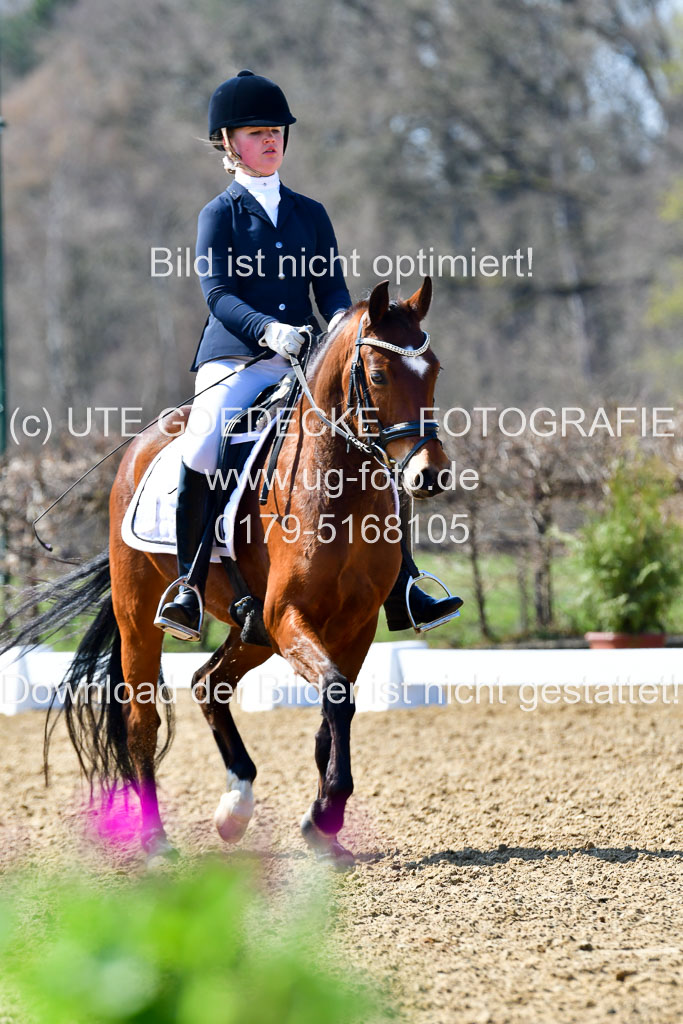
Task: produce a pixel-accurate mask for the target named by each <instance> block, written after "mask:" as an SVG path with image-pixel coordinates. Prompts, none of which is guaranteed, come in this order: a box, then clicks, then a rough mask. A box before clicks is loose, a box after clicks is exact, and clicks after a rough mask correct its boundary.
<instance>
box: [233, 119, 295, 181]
mask: <svg viewBox="0 0 683 1024" xmlns="http://www.w3.org/2000/svg"><path fill="white" fill-rule="evenodd" d="M230 142H231V145H232V148H233V149H234V150H235V152H236V153H237V154H238V155H239V156H240V158H241V159H242V162H243V163H245V164H246V165H247V167H252V168H253V169H254V170H255V171H258V172H259V173H260V174H274V172H275V171H277V169H278V167H279V166H280V164H281V163H282V158H283V156H284V144H285V132H284V128H281V127H280V128H262V127H257V126H256V125H248V126H247V127H246V128H235V129H234V130H233V131H232V132H231V133H230ZM245 170H246V168H245ZM248 173H249V171H247V174H248Z"/></svg>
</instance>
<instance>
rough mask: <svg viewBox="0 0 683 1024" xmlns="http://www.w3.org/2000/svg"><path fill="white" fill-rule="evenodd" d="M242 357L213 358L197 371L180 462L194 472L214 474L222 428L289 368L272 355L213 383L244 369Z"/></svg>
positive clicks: (287, 364)
mask: <svg viewBox="0 0 683 1024" xmlns="http://www.w3.org/2000/svg"><path fill="white" fill-rule="evenodd" d="M244 362H245V360H244V358H243V357H242V356H229V357H227V358H225V359H212V360H211V361H210V362H208V363H203V364H202V365H201V366H200V367H199V369H198V370H197V377H196V381H195V389H194V390H195V395H197V394H198V393H199V392H200V391H203V390H204V388H208V389H209V390H208V391H204V394H203V395H199V397H198V398H195V400H194V402H193V403H192V411H191V412H190V416H189V419H188V421H187V427H186V428H185V433H184V434H183V462H184V463H185V465H186V466H187V467H188V468H189V469H194V470H195V471H196V472H197V473H215V471H216V469H217V467H218V452H219V449H220V444H221V434H222V431H223V426H224V424H225V423H227V422H228V421H229V420H231V419H232V417H233V416H234V415H235V414H236V413H238V412H240V410H241V409H246V408H247V407H248V406H249V405H251V403H252V402H253V400H254V399H255V398H256V396H257V395H258V393H259V391H262V390H263V388H265V387H267V386H268V385H269V384H275V383H276V382H277V381H278V380H280V378H281V377H282V376H283V375H284V374H285V373H286V372H287V370H288V369H289V368H290V364H289V360H287V359H284V358H283V357H282V356H278V355H275V356H273V357H272V359H263V360H261V362H259V363H254V365H253V366H248V367H247V368H246V369H240V370H239V372H238V373H235V374H233V376H232V377H229V378H228V380H226V381H225V382H224V383H223V384H215V385H214V386H213V387H211V385H212V384H214V382H215V381H218V380H220V379H221V378H222V377H225V376H226V375H227V374H228V373H230V372H231V371H232V370H235V369H237V368H238V367H243V366H244Z"/></svg>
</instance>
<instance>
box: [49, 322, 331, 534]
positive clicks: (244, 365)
mask: <svg viewBox="0 0 683 1024" xmlns="http://www.w3.org/2000/svg"><path fill="white" fill-rule="evenodd" d="M300 330H301V332H303V331H304V330H306V331H307V332H308V333H309V334H310V335H311V337H312V332H311V331H310V329H309V328H301V329H300ZM269 355H270V352H269V351H268V349H264V350H263V352H259V354H258V355H256V356H254V357H253V358H252V359H249V360H248V362H246V363H242V364H241V365H240V366H239V367H238V368H237V369H235V370H231V371H230V373H226V375H225V377H221V379H220V380H217V381H215V382H214V383H213V384H209V386H208V387H205V388H203V389H202V390H201V391H197V393H196V394H194V395H192V396H191V397H190V398H186V399H185V400H184V401H182V402H180V403H179V404H178V405H174V406H173V407H172V408H169V409H168V410H166V411H167V412H169V413H171V412H175V411H176V410H177V409H181V408H182V407H183V406H184V405H190V404H191V403H192V402H194V400H195V398H198V397H199V396H200V395H203V394H204V392H205V391H209V390H210V389H211V388H215V387H216V386H217V385H218V384H222V383H223V382H224V381H226V380H227V379H228V378H229V377H234V375H235V374H236V373H239V372H240V371H241V370H246V368H247V367H248V366H253V365H254V363H258V362H259V360H260V359H265V358H266V357H267V356H269ZM160 415H161V414H160V413H159V414H157V415H156V416H155V417H154V419H153V420H150V421H149V423H146V424H145V426H144V427H140V429H139V430H138V431H136V433H135V434H131V435H130V437H127V438H126V439H125V440H124V441H122V442H121V444H117V446H116V448H112V450H111V451H110V452H107V454H106V455H103V456H102V458H101V459H100V460H99V462H96V463H95V464H94V466H91V467H90V469H87V470H86V471H85V473H83V474H82V475H81V476H79V478H78V480H75V481H74V482H73V483H72V484H71V485H70V486H69V487H67V489H66V490H65V491H63V492H62V493H61V494H60V495H59V497H58V498H55V500H54V501H53V502H52V504H51V505H48V507H47V508H46V509H43V511H42V512H41V513H40V515H39V516H36V518H35V519H34V520H33V522H32V524H31V525H32V527H33V533H34V535H35V538H36V540H37V541H38V543H39V544H41V545H42V546H43V547H44V548H45V550H46V551H53V550H54V548H53V547H52V545H51V544H48V542H47V541H45V540H43V539H42V537H41V536H40V535H39V534H38V530H37V529H36V523H38V522H40V520H41V519H42V518H43V516H46V515H47V514H48V512H50V511H52V509H53V508H54V507H55V505H58V504H59V502H60V501H61V500H62V498H65V497H66V496H67V494H69V493H70V492H71V491H73V489H74V487H78V485H79V484H80V483H81V481H82V480H85V478H86V477H87V476H90V474H91V473H93V472H94V471H95V470H96V469H98V468H99V467H100V466H101V465H102V463H103V462H106V461H107V459H109V458H111V456H112V455H116V453H117V452H119V451H121V449H122V448H125V446H126V445H127V444H128V442H129V441H133V440H134V439H135V438H136V437H139V436H140V434H144V432H145V430H148V429H149V428H150V427H152V426H154V424H155V423H158V422H159V416H160Z"/></svg>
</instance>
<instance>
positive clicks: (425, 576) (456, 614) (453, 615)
mask: <svg viewBox="0 0 683 1024" xmlns="http://www.w3.org/2000/svg"><path fill="white" fill-rule="evenodd" d="M422 580H434V582H435V583H438V584H439V586H440V587H443V589H444V590H445V591H446V597H455V594H452V593H451V592H450V590H449V589H448V587H447V586H446V584H445V583H444V582H443V580H440V579H439V577H438V576H435V575H434V573H431V572H421V573H419V575H417V576H411V577H410V579H409V580H408V583H407V584H406V610H407V612H408V618H409V619H410V623H411V625H412V627H413V629H414V630H415V632H416V633H426V632H427V630H429V629H436V627H437V626H443V624H444V623H445V622H450V621H451V619H458V618H460V609H459V608H456V610H455V611H453V612H449V613H448V615H442V616H441V618H439V619H435V621H434V622H426V623H425V624H424V625H422V626H418V624H417V623H416V622H415V617H414V616H413V613H412V611H411V610H410V592H411V590H412V589H413V587H414V586H416V585H417V584H418V583H421V582H422ZM440 600H442V601H443V600H444V598H441V599H440Z"/></svg>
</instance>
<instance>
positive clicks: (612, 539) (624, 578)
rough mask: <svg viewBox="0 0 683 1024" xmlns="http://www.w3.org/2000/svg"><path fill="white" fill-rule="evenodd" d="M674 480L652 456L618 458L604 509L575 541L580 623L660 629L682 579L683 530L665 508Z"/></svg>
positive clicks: (577, 617)
mask: <svg viewBox="0 0 683 1024" xmlns="http://www.w3.org/2000/svg"><path fill="white" fill-rule="evenodd" d="M673 489H674V482H673V478H672V477H671V474H670V473H668V472H667V471H666V470H665V468H664V467H663V466H662V465H661V464H660V462H659V461H658V460H657V459H655V458H644V457H639V458H636V459H633V460H630V461H626V460H623V459H622V460H620V461H619V462H618V463H617V465H616V467H615V469H614V471H613V473H612V475H611V477H610V479H609V481H608V493H607V498H606V501H605V508H604V510H603V512H602V513H601V514H599V515H596V516H594V517H593V518H592V519H591V520H590V521H589V522H588V523H587V524H586V525H585V526H584V528H583V529H582V530H581V531H580V532H579V534H578V536H577V538H576V539H575V540H574V542H573V543H574V549H575V552H574V553H575V558H576V564H577V568H578V581H579V584H580V589H579V593H578V595H577V599H576V602H575V620H576V623H577V625H579V626H580V627H581V628H583V629H596V630H608V631H614V632H618V633H631V634H636V633H650V632H658V631H664V630H665V629H666V619H667V617H668V613H669V610H670V606H671V604H672V601H673V600H674V598H675V597H676V596H677V595H678V594H679V593H680V590H681V582H682V580H683V529H681V527H680V526H679V524H678V523H676V522H674V521H673V519H672V518H671V517H669V516H668V515H667V514H666V511H665V509H664V503H665V502H666V499H667V498H669V497H670V496H671V495H672V494H673Z"/></svg>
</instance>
